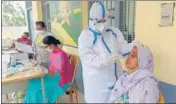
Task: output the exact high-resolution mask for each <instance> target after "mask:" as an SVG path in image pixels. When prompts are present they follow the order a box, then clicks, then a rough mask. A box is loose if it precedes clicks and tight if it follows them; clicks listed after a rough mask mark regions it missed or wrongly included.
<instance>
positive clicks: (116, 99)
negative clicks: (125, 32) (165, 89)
mask: <svg viewBox="0 0 176 104" xmlns="http://www.w3.org/2000/svg"><path fill="white" fill-rule="evenodd" d="M125 66H126V71H125V72H124V73H123V74H122V75H121V76H120V77H119V79H118V81H117V82H116V84H115V86H114V88H113V90H112V93H111V96H110V102H111V103H158V101H159V89H158V81H157V79H156V78H155V76H154V75H153V56H152V53H151V51H150V50H149V48H148V47H145V46H143V45H139V44H137V45H135V47H134V48H133V50H132V52H131V53H130V55H129V56H128V57H127V60H126V62H125Z"/></svg>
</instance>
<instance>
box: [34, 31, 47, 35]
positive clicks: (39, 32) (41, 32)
mask: <svg viewBox="0 0 176 104" xmlns="http://www.w3.org/2000/svg"><path fill="white" fill-rule="evenodd" d="M44 33H45V30H37V31H36V34H37V35H39V34H44Z"/></svg>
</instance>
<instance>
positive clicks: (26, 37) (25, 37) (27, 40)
mask: <svg viewBox="0 0 176 104" xmlns="http://www.w3.org/2000/svg"><path fill="white" fill-rule="evenodd" d="M16 41H17V42H20V43H23V44H27V45H32V40H31V39H30V38H29V33H28V32H24V33H23V35H22V36H21V37H20V38H18V39H17V40H16ZM14 47H15V44H14V43H13V44H12V46H11V47H10V48H14Z"/></svg>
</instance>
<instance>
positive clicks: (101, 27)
mask: <svg viewBox="0 0 176 104" xmlns="http://www.w3.org/2000/svg"><path fill="white" fill-rule="evenodd" d="M107 27H108V22H104V23H96V24H95V29H96V30H97V31H98V32H100V33H103V32H104V30H106V29H107Z"/></svg>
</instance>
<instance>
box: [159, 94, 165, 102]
mask: <svg viewBox="0 0 176 104" xmlns="http://www.w3.org/2000/svg"><path fill="white" fill-rule="evenodd" d="M158 103H159V104H161V103H162V104H163V103H165V100H164V96H163V94H162V93H161V92H160V96H159V102H158Z"/></svg>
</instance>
